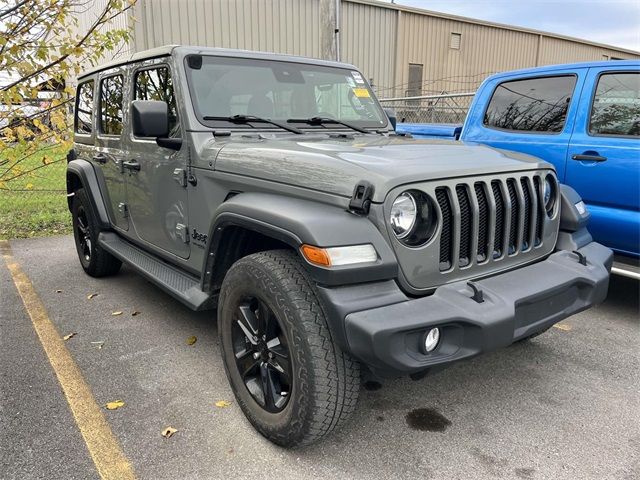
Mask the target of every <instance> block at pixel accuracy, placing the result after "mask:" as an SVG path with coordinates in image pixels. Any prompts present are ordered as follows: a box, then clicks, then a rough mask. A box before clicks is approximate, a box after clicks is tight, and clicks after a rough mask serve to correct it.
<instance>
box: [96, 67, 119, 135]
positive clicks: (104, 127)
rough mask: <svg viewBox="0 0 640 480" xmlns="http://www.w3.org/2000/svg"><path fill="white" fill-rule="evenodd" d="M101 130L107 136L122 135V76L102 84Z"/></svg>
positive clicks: (108, 79)
mask: <svg viewBox="0 0 640 480" xmlns="http://www.w3.org/2000/svg"><path fill="white" fill-rule="evenodd" d="M100 129H101V132H102V133H104V134H105V135H120V134H121V133H122V75H114V76H113V77H107V78H103V79H102V81H101V82H100Z"/></svg>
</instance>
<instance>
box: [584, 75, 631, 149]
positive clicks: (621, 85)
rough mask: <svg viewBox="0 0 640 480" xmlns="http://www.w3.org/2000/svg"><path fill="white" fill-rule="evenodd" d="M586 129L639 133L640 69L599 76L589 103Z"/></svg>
mask: <svg viewBox="0 0 640 480" xmlns="http://www.w3.org/2000/svg"><path fill="white" fill-rule="evenodd" d="M589 133H590V134H592V135H625V136H630V137H637V136H640V73H607V74H604V75H601V76H600V78H599V80H598V85H597V87H596V93H595V96H594V97H593V105H592V106H591V118H590V120H589Z"/></svg>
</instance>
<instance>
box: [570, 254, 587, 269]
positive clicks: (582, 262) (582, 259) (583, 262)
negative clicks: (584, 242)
mask: <svg viewBox="0 0 640 480" xmlns="http://www.w3.org/2000/svg"><path fill="white" fill-rule="evenodd" d="M573 253H575V254H576V255H577V256H578V263H579V264H580V265H584V266H585V267H586V266H587V257H586V255H584V254H583V253H581V252H579V251H578V250H574V251H573Z"/></svg>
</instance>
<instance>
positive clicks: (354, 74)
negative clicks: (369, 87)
mask: <svg viewBox="0 0 640 480" xmlns="http://www.w3.org/2000/svg"><path fill="white" fill-rule="evenodd" d="M351 76H352V77H353V79H354V80H355V81H356V83H360V84H362V85H364V78H362V75H360V73H359V72H351Z"/></svg>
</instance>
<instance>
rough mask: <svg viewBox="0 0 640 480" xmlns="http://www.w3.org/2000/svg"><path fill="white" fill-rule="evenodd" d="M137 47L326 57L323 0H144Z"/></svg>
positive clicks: (139, 7)
mask: <svg viewBox="0 0 640 480" xmlns="http://www.w3.org/2000/svg"><path fill="white" fill-rule="evenodd" d="M136 16H137V17H138V18H139V21H138V22H136V26H135V48H136V50H138V51H139V50H145V49H147V48H153V47H157V46H160V45H167V44H186V45H205V46H213V47H222V48H240V49H246V50H261V51H267V52H278V53H287V54H292V55H306V56H312V57H319V56H321V50H320V49H321V44H322V39H321V32H320V24H319V21H318V19H319V18H320V2H319V1H318V0H138V4H137V5H136Z"/></svg>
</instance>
